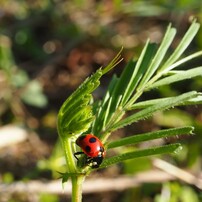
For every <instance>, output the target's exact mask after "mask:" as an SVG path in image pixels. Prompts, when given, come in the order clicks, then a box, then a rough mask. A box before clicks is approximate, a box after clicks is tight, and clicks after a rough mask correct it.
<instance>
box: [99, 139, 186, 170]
mask: <svg viewBox="0 0 202 202" xmlns="http://www.w3.org/2000/svg"><path fill="white" fill-rule="evenodd" d="M181 148H182V146H181V144H179V143H176V144H170V145H164V146H160V147H153V148H149V149H143V150H138V151H133V152H127V153H124V154H120V155H117V156H113V157H110V158H107V159H105V160H104V161H103V163H102V164H101V166H100V168H105V167H108V166H111V165H113V164H117V163H121V162H123V161H126V160H129V159H134V158H140V157H146V156H152V155H160V154H165V153H173V152H177V151H178V150H180V149H181Z"/></svg>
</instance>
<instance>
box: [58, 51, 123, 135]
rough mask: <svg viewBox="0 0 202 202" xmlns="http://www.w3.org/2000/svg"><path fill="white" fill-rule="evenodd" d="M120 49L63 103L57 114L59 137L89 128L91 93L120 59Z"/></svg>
mask: <svg viewBox="0 0 202 202" xmlns="http://www.w3.org/2000/svg"><path fill="white" fill-rule="evenodd" d="M121 51H122V49H121V50H120V52H119V53H118V54H117V55H116V56H115V58H114V59H113V60H112V61H111V62H110V64H109V65H108V66H106V67H105V68H104V69H102V68H100V69H98V70H97V71H96V72H95V73H94V74H93V75H92V76H91V77H89V78H87V79H86V80H85V81H84V82H83V83H82V84H81V85H80V87H79V88H78V89H77V90H76V91H75V92H74V93H72V95H70V96H69V98H67V100H66V101H65V102H64V103H63V105H62V107H61V108H60V111H59V114H58V131H59V135H60V136H61V137H63V138H66V137H67V136H68V135H70V136H72V135H73V134H79V133H82V132H85V131H87V130H88V129H89V127H90V126H91V124H92V121H93V119H94V117H93V113H92V107H91V105H90V101H91V99H92V95H91V93H92V92H93V91H94V90H95V89H96V88H97V87H98V86H99V84H100V78H101V76H102V75H103V74H106V73H107V72H108V71H110V70H111V69H112V68H113V67H114V66H115V65H117V64H118V63H119V62H120V61H121V60H122V59H121V55H120V53H121Z"/></svg>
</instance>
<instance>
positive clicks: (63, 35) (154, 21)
mask: <svg viewBox="0 0 202 202" xmlns="http://www.w3.org/2000/svg"><path fill="white" fill-rule="evenodd" d="M193 17H196V18H197V20H198V22H200V23H202V2H201V1H200V0H176V1H174V0H172V1H165V0H156V1H155V0H153V1H141V0H140V1H129V0H128V1H126V0H125V1H124V0H113V1H107V0H104V1H99V0H97V1H95V0H94V1H93V0H88V1H86V0H73V1H64V0H42V1H41V0H35V1H32V0H27V1H25V0H1V1H0V141H2V142H3V135H4V133H3V132H2V130H3V129H4V128H5V127H8V126H9V127H10V128H12V127H14V128H15V127H16V128H17V129H19V128H20V129H22V130H23V131H24V132H26V137H25V140H24V141H20V142H18V141H17V140H16V143H10V142H9V141H8V143H7V144H5V145H3V146H1V145H0V184H1V183H14V182H16V181H24V182H29V181H30V180H39V181H40V180H53V179H58V177H59V174H58V172H57V171H60V172H65V168H64V159H63V158H62V151H61V147H60V143H59V141H58V135H57V130H56V119H57V112H58V110H59V108H60V106H61V104H62V103H63V101H64V100H65V99H66V98H67V97H68V96H69V95H70V94H71V93H72V92H73V91H74V89H76V87H78V85H79V84H80V83H81V82H82V81H83V80H84V79H85V78H86V77H87V76H89V75H90V74H91V73H92V72H94V71H96V69H97V68H99V67H100V66H104V65H107V64H108V62H109V61H110V60H111V59H112V58H113V56H114V55H115V54H116V53H117V52H118V51H119V50H120V48H121V47H122V46H123V47H124V51H123V57H124V60H125V61H124V62H123V63H122V64H120V65H119V67H117V68H116V70H114V72H111V73H110V74H108V75H107V76H105V77H104V78H103V79H102V83H101V86H100V87H99V89H98V90H97V91H96V92H95V94H94V97H95V98H96V99H99V98H102V96H103V95H104V92H105V90H106V88H107V84H108V83H109V79H110V78H111V76H112V74H114V73H116V74H120V72H121V71H122V69H123V67H124V64H125V63H127V61H128V60H129V59H130V58H132V57H135V58H137V57H138V56H139V54H140V52H141V50H142V47H143V45H144V44H145V42H146V40H147V38H150V39H151V41H152V42H155V43H160V41H161V39H162V37H163V34H164V32H165V30H166V27H167V25H168V24H169V23H170V22H171V23H172V24H173V26H174V27H176V28H177V30H178V33H177V37H176V40H175V43H176V44H177V43H178V41H179V40H180V39H181V37H182V36H183V35H184V33H185V32H186V30H187V28H188V27H189V24H190V20H191V19H192V18H193ZM176 44H173V49H174V48H175V47H176ZM201 48H202V29H200V31H199V33H198V35H197V37H196V38H195V39H194V41H193V43H192V45H191V47H189V49H188V50H187V51H186V53H187V55H188V54H189V53H191V52H194V51H197V50H200V49H201ZM171 51H172V50H171ZM201 64H202V59H201V58H198V59H195V60H194V62H192V63H189V64H187V65H186V66H184V67H183V68H186V69H188V68H190V67H192V66H199V65H201ZM188 90H197V91H202V80H201V78H196V79H195V80H192V81H185V82H183V83H182V82H181V83H180V84H175V85H171V86H167V87H164V88H160V89H158V91H155V92H151V93H148V94H146V95H145V97H143V99H151V98H154V97H156V96H160V97H164V96H172V95H177V94H180V93H183V92H185V91H188ZM184 125H193V126H194V127H195V128H196V129H195V134H196V135H195V136H192V137H185V138H182V139H180V140H179V139H178V138H177V140H176V139H169V140H165V141H167V142H172V141H180V142H181V143H182V144H183V147H184V149H183V150H182V152H180V153H179V154H178V155H177V156H171V155H169V156H165V157H164V158H165V159H166V160H168V161H170V162H171V163H173V164H175V165H176V166H179V167H180V168H182V169H185V170H189V171H191V172H192V173H194V174H195V175H198V176H200V177H201V176H202V173H201V168H202V165H201V164H202V159H201V153H202V152H201V151H202V146H201V145H202V107H201V106H189V107H181V108H178V109H173V110H169V111H166V112H159V113H157V114H156V115H155V116H154V117H152V118H150V119H148V120H146V121H144V122H141V123H137V124H134V125H132V126H130V127H128V128H127V129H124V130H121V131H118V132H117V133H116V134H114V137H115V138H118V137H123V136H127V135H130V134H135V133H142V132H148V131H152V130H157V129H161V128H170V127H177V126H184ZM9 127H8V133H7V136H6V137H7V139H8V140H11V142H12V140H13V139H14V133H15V130H14V132H13V131H12V130H10V129H9ZM1 132H2V133H1ZM16 133H17V132H16ZM4 136H5V135H4ZM17 142H18V143H17ZM140 147H145V145H140ZM117 152H121V151H117ZM150 169H152V162H151V159H146V158H145V159H137V160H135V161H128V162H126V163H124V165H119V166H117V167H116V168H114V167H113V168H109V169H106V170H104V171H102V172H100V173H99V174H96V173H95V174H94V175H92V178H93V177H105V178H111V177H118V176H120V175H124V174H130V175H134V174H136V173H139V172H142V171H147V170H150ZM112 173H113V174H112ZM61 189H62V188H61ZM165 192H166V193H167V194H169V197H168V196H167V195H166V193H165ZM69 200H70V198H68V199H66V196H64V195H54V194H51V193H45V194H40V195H38V196H37V197H31V196H29V194H27V193H26V192H25V193H20V194H15V193H12V194H11V193H8V194H5V193H3V191H1V190H0V201H2V202H4V201H9V202H13V201H15V202H16V201H19V202H21V201H22V202H24V201H25V202H26V201H30V202H34V201H40V202H42V201H43V202H46V201H48V202H59V201H61V202H62V201H69ZM201 200H202V194H201V191H200V190H199V189H198V188H196V187H195V186H193V185H190V184H186V183H183V182H180V181H178V180H174V181H172V182H165V183H156V182H155V181H154V182H153V183H151V182H150V183H144V184H141V185H140V186H138V187H135V188H131V189H126V190H123V191H119V192H115V191H111V192H110V190H109V191H108V192H107V194H106V193H105V192H103V193H102V194H101V193H99V194H96V193H93V194H85V195H84V200H83V201H88V202H91V201H103V202H108V201H121V202H130V201H143V202H152V201H154V202H166V201H171V202H178V201H180V202H199V201H201Z"/></svg>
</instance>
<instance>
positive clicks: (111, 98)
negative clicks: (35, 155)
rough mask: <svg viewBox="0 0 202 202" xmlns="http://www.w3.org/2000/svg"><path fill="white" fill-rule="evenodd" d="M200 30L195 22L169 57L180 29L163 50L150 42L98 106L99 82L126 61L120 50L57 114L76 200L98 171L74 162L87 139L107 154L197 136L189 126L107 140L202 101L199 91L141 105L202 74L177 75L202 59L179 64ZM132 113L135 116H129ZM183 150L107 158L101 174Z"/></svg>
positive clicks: (167, 37)
mask: <svg viewBox="0 0 202 202" xmlns="http://www.w3.org/2000/svg"><path fill="white" fill-rule="evenodd" d="M199 27H200V25H199V24H198V23H197V22H195V21H193V22H192V24H191V26H190V28H189V29H188V31H187V32H186V34H185V36H184V37H183V38H182V40H181V42H180V43H179V45H178V47H177V48H176V49H175V50H174V52H173V53H172V54H171V55H170V56H167V55H166V53H167V51H168V49H169V47H170V45H171V43H172V41H173V39H174V36H175V34H176V29H175V28H173V27H171V25H169V26H168V28H167V31H166V33H165V36H164V38H163V40H162V43H161V44H160V46H159V47H158V48H157V46H156V45H154V44H152V43H150V41H149V40H148V41H147V43H146V45H145V47H144V48H143V51H142V53H141V55H140V57H139V59H138V60H137V61H135V60H134V59H132V60H131V61H129V62H128V64H127V65H126V67H125V68H124V71H123V73H122V74H121V76H120V77H117V76H115V75H114V76H113V78H112V80H111V82H110V84H109V87H108V90H107V92H106V95H105V97H104V98H103V99H102V100H100V101H96V102H94V101H93V98H92V92H93V91H94V90H95V89H96V88H97V87H98V86H99V84H100V78H101V77H102V76H103V75H104V74H106V73H107V72H109V71H110V70H111V69H112V68H114V67H115V66H116V65H117V64H118V63H119V62H120V61H121V60H122V59H121V51H120V52H119V53H118V54H117V56H116V57H115V58H114V59H113V60H112V61H111V63H110V64H109V65H108V66H107V67H105V68H100V69H98V70H97V71H96V72H95V73H94V74H93V75H92V76H91V77H89V78H87V79H86V80H85V81H84V82H83V83H82V84H81V86H80V87H79V88H78V89H77V90H76V91H75V92H74V93H73V94H72V95H71V96H70V97H69V98H68V99H67V100H66V101H65V102H64V103H63V105H62V107H61V109H60V111H59V114H58V133H59V136H60V139H61V142H62V146H63V149H64V154H65V158H66V167H67V173H64V174H62V178H63V182H65V181H66V180H67V179H68V178H70V179H71V181H72V201H74V202H75V201H77V202H79V201H81V198H82V183H83V181H84V179H85V177H86V176H87V175H89V174H90V173H91V172H92V171H93V170H95V169H93V168H92V166H91V165H88V164H86V163H85V162H86V160H85V158H86V156H85V155H83V156H82V157H80V158H79V161H78V162H77V160H76V159H75V158H74V153H75V152H78V151H80V148H79V147H77V146H76V143H75V142H76V139H77V138H78V137H79V136H81V135H82V134H87V133H91V134H94V135H96V136H97V137H98V138H99V139H100V140H101V141H102V143H103V144H104V147H105V150H106V152H107V153H109V152H110V150H111V149H113V148H116V147H121V146H126V145H131V144H136V143H139V142H143V141H147V140H153V139H157V138H164V137H169V136H176V135H181V134H192V132H193V127H192V126H187V127H180V128H172V129H166V130H160V131H154V132H149V133H145V134H139V135H133V136H130V137H126V138H122V139H119V140H116V141H113V142H109V140H108V138H109V136H110V135H111V133H112V132H113V131H115V130H118V129H120V128H123V127H125V126H127V125H130V124H132V123H134V122H137V121H139V120H144V119H146V118H148V117H150V116H152V115H153V114H154V113H155V112H157V111H162V110H167V109H169V108H173V107H175V106H180V105H190V104H200V103H201V102H202V96H201V93H199V92H196V91H191V92H186V93H183V94H181V95H178V96H175V97H167V98H158V99H152V100H147V101H139V100H138V99H139V98H140V97H141V96H142V94H143V93H144V92H146V91H149V90H152V89H155V88H158V87H160V86H164V85H169V84H171V83H174V82H179V81H182V80H185V79H191V78H193V77H196V76H201V75H202V74H201V72H202V67H194V68H191V69H189V70H176V68H177V67H178V66H180V65H181V64H183V63H185V62H187V61H189V60H191V59H193V58H195V57H198V56H201V55H202V51H199V52H196V53H194V54H191V55H189V56H187V57H184V58H181V59H180V57H181V56H182V54H183V53H184V51H185V50H186V48H187V47H188V45H189V44H190V43H191V41H192V39H193V38H194V36H195V35H196V33H197V32H198V29H199ZM174 69H175V70H174ZM134 109H136V111H135V112H134V111H133V110H134ZM129 111H130V112H131V113H130V115H129V116H125V115H126V113H127V112H129ZM132 112H134V113H132ZM131 114H132V115H131ZM180 148H181V145H180V144H179V143H175V144H169V145H163V146H159V147H153V148H148V149H143V150H135V149H134V151H131V152H126V153H122V154H118V155H115V156H112V157H106V158H105V159H104V161H103V162H102V164H101V165H100V167H99V168H97V169H101V168H105V167H107V166H110V165H113V164H116V163H119V162H123V161H125V160H128V159H133V158H138V157H144V156H151V155H157V154H164V153H171V152H176V151H178V150H179V149H180ZM81 162H84V163H81Z"/></svg>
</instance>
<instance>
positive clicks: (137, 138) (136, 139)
mask: <svg viewBox="0 0 202 202" xmlns="http://www.w3.org/2000/svg"><path fill="white" fill-rule="evenodd" d="M193 130H194V128H193V127H191V126H187V127H179V128H172V129H165V130H159V131H154V132H149V133H144V134H137V135H133V136H130V137H125V138H121V139H120V140H117V141H113V142H110V143H109V144H108V145H107V146H106V147H107V149H111V148H115V147H120V146H124V145H129V144H137V143H140V142H144V141H148V140H154V139H159V138H165V137H166V138H167V137H171V136H179V135H184V134H192V133H193Z"/></svg>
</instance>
